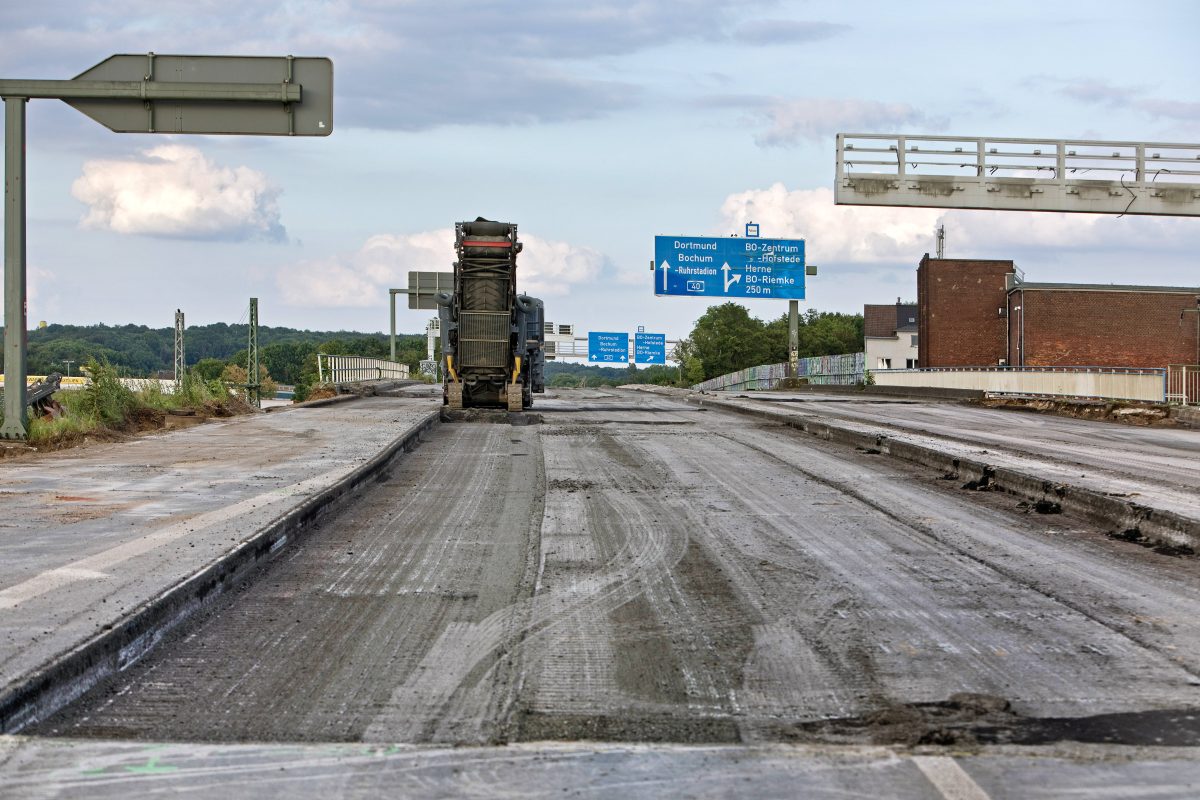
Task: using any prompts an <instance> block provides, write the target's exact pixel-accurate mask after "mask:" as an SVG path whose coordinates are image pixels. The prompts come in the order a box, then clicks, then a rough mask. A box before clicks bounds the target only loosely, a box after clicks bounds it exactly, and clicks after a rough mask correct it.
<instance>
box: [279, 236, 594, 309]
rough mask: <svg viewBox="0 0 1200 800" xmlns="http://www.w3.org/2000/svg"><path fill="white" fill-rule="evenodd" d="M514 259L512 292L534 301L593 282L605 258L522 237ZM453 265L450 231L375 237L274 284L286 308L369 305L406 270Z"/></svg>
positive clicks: (287, 271) (284, 272) (289, 270)
mask: <svg viewBox="0 0 1200 800" xmlns="http://www.w3.org/2000/svg"><path fill="white" fill-rule="evenodd" d="M520 239H521V241H522V242H524V245H525V247H524V249H523V250H522V251H521V255H520V256H518V258H517V288H518V290H519V291H521V292H522V293H526V294H531V295H535V296H539V297H546V296H560V295H566V294H569V293H570V291H571V289H572V288H579V287H581V286H582V285H586V284H588V283H591V282H593V281H595V280H596V279H597V278H599V277H600V274H601V273H602V272H603V271H605V270H606V269H607V268H608V259H607V258H606V257H605V256H604V255H602V254H601V253H599V252H598V251H596V250H593V249H592V248H589V247H579V246H576V245H572V244H569V243H567V242H558V241H552V240H549V239H543V238H541V237H539V236H533V235H530V234H528V233H522V234H521V235H520ZM453 261H454V230H453V229H451V228H444V229H440V230H435V231H425V232H422V233H413V234H403V235H397V234H378V235H376V236H372V237H371V238H370V239H368V240H367V241H366V242H365V243H364V244H363V246H362V247H361V248H359V249H358V251H356V252H354V253H351V254H348V255H345V256H342V257H338V258H333V259H327V260H321V261H309V262H304V263H301V264H299V265H297V266H294V267H285V268H283V269H281V270H280V271H279V273H278V275H277V278H276V281H277V283H278V284H279V287H280V290H281V291H282V292H283V297H284V301H285V302H286V303H288V304H289V305H294V306H305V307H329V306H341V307H370V306H377V305H379V303H380V302H383V301H384V300H386V298H387V291H388V289H394V288H401V287H405V286H407V285H408V273H409V271H421V272H449V271H450V270H451V269H452V263H453Z"/></svg>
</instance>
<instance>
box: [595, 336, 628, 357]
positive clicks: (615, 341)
mask: <svg viewBox="0 0 1200 800" xmlns="http://www.w3.org/2000/svg"><path fill="white" fill-rule="evenodd" d="M588 361H596V362H600V363H604V364H611V363H617V362H619V363H621V364H628V363H629V334H628V333H604V332H599V331H589V332H588Z"/></svg>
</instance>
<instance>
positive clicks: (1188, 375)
mask: <svg viewBox="0 0 1200 800" xmlns="http://www.w3.org/2000/svg"><path fill="white" fill-rule="evenodd" d="M1166 400H1167V402H1168V403H1180V404H1181V405H1185V406H1200V365H1197V364H1171V365H1170V366H1168V367H1167V396H1166Z"/></svg>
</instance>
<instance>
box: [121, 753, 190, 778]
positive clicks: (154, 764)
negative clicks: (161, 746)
mask: <svg viewBox="0 0 1200 800" xmlns="http://www.w3.org/2000/svg"><path fill="white" fill-rule="evenodd" d="M158 758H159V757H158V756H153V757H152V758H150V760H148V761H147V762H146V763H145V764H143V765H141V766H140V767H126V768H125V771H126V772H133V773H136V774H138V775H162V774H163V773H164V772H175V771H176V770H178V769H179V767H171V766H160V765H159V763H158Z"/></svg>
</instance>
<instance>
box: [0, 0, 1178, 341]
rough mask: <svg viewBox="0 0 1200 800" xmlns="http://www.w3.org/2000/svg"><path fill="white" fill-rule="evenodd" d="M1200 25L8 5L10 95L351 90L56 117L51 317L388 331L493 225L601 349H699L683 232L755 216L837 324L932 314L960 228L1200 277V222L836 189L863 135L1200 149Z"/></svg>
mask: <svg viewBox="0 0 1200 800" xmlns="http://www.w3.org/2000/svg"><path fill="white" fill-rule="evenodd" d="M1001 8H1002V9H1003V11H1001V10H1000V9H1001ZM1197 31H1200V5H1198V4H1196V3H1195V2H1193V1H1192V0H1177V1H1176V2H1153V1H1150V2H1144V3H1141V4H1135V5H1130V4H1127V3H1126V4H1120V3H1111V2H1097V1H1096V0H1091V1H1090V2H1070V1H1065V2H1056V3H1045V2H1021V1H1019V0H1014V1H1012V2H1006V3H1003V4H993V3H962V2H956V3H950V2H944V3H943V2H926V3H921V2H916V3H894V2H874V1H873V0H867V1H866V2H859V3H854V4H849V3H841V2H819V1H814V2H792V1H789V0H779V1H778V2H775V1H772V0H740V2H732V1H727V0H657V1H656V0H641V1H638V0H592V1H591V2H588V3H575V2H570V1H569V0H505V1H500V0H474V1H473V2H457V1H456V0H356V1H355V2H348V1H347V2H315V1H310V0H292V1H291V2H265V0H240V2H237V3H232V2H224V1H223V0H187V2H182V1H181V0H156V1H155V2H153V3H150V2H141V1H140V0H95V1H92V0H86V1H84V0H56V1H55V2H52V3H15V2H14V3H5V4H3V7H0V77H4V78H46V79H64V78H70V77H73V76H74V75H76V74H78V73H80V72H82V71H83V70H85V69H86V68H88V67H89V66H91V65H92V64H94V63H96V62H98V61H100V60H102V59H104V58H105V57H107V56H108V55H110V54H112V53H144V52H147V51H151V50H152V51H155V52H158V53H187V54H190V53H211V54H234V53H236V54H246V55H285V54H289V53H291V54H295V55H300V56H328V57H329V58H331V59H332V60H333V62H334V70H335V105H334V132H333V134H332V135H331V136H329V137H313V138H303V139H301V138H295V139H283V138H275V137H253V138H251V137H210V136H165V135H139V134H115V133H111V132H109V131H107V130H106V129H104V128H102V127H101V126H99V125H98V124H96V123H94V122H92V121H91V120H89V119H87V118H86V117H84V116H83V115H81V114H79V113H78V112H76V111H74V110H73V109H71V108H69V107H67V106H65V105H63V104H61V103H59V102H57V101H49V100H35V101H32V102H31V103H30V107H29V112H28V119H29V122H28V131H29V141H28V174H29V209H28V213H29V241H28V260H29V283H30V291H29V320H30V324H31V326H32V325H35V324H36V323H37V322H38V321H39V320H46V321H49V322H61V323H80V324H90V323H97V322H104V323H109V324H117V323H127V322H133V323H140V324H147V325H151V326H155V327H162V326H168V325H170V324H172V321H173V318H174V311H175V309H176V308H182V309H183V310H184V311H185V313H186V314H187V319H188V322H189V323H190V324H204V323H209V322H218V321H224V322H230V323H232V322H237V321H239V320H240V319H242V318H244V316H245V305H246V299H247V298H248V297H251V296H256V297H258V298H259V303H260V309H261V310H260V318H261V320H262V322H263V323H264V324H271V325H289V326H295V327H301V328H311V329H331V328H346V329H353V330H362V331H380V330H385V329H386V328H387V325H388V310H387V297H388V295H387V290H388V288H389V287H394V286H403V285H405V282H406V275H407V272H408V270H411V269H421V270H441V269H448V268H449V265H450V262H451V261H452V259H453V249H452V242H453V232H452V231H453V223H454V222H455V221H456V220H460V219H473V218H475V217H476V216H485V217H489V218H492V219H501V220H508V221H513V222H516V223H518V224H519V225H520V228H521V231H522V238H523V239H524V240H525V243H526V245H525V251H524V253H523V255H522V257H521V262H520V268H519V272H518V282H519V285H520V287H521V289H523V290H525V291H528V292H530V293H534V294H539V295H541V296H542V297H544V298H545V300H546V306H547V316H548V318H549V319H550V320H552V321H555V322H571V323H574V324H575V325H576V327H577V330H583V331H586V330H632V329H634V328H635V327H636V326H638V325H644V326H645V327H646V329H647V330H649V331H656V332H664V333H666V334H668V336H670V337H671V338H674V337H677V336H684V335H686V334H687V333H688V331H689V330H690V329H691V325H692V323H693V321H694V320H695V319H696V317H698V316H699V315H700V314H702V313H703V312H704V310H705V308H706V305H705V302H704V301H702V300H697V299H683V298H656V297H654V294H653V283H652V277H653V276H652V274H651V273H650V270H649V262H650V259H651V258H652V257H653V237H654V235H655V234H675V235H678V234H692V235H721V236H724V235H728V234H730V233H733V232H737V231H740V230H741V229H742V225H743V223H744V222H746V221H748V220H750V219H753V220H754V221H757V222H759V223H760V224H761V226H762V234H763V235H764V236H771V237H802V238H805V239H806V240H807V243H808V259H809V261H810V262H812V263H816V264H819V265H820V268H821V275H820V277H819V278H817V279H814V280H812V281H810V284H809V298H808V300H807V301H806V303H805V307H809V308H816V309H820V310H836V311H856V310H857V311H861V309H862V306H863V304H864V303H879V302H893V301H894V300H895V298H897V297H904V298H905V299H910V298H914V297H915V295H916V281H915V269H916V264H917V262H918V261H919V259H920V257H921V254H922V253H924V252H926V251H932V250H933V248H934V244H933V231H934V228H935V227H936V226H937V224H939V222H942V223H944V224H945V225H946V229H947V255H949V256H951V257H981V258H1012V259H1015V260H1016V261H1017V262H1018V264H1019V265H1020V266H1021V268H1022V269H1024V271H1025V273H1026V275H1027V277H1028V278H1029V279H1030V280H1037V281H1054V280H1064V281H1086V282H1112V283H1123V282H1128V283H1158V284H1171V285H1192V286H1195V285H1197V284H1200V255H1197V254H1198V253H1200V219H1164V218H1147V217H1134V216H1129V217H1123V218H1116V217H1112V216H1091V215H1071V216H1068V215H1058V214H1039V215H1029V214H1019V213H1011V212H981V211H952V212H942V211H936V210H930V209H896V208H859V207H849V206H835V205H834V204H833V196H832V185H833V164H834V135H835V134H836V133H837V132H839V131H854V132H883V133H913V134H919V133H925V134H953V135H961V136H1022V137H1047V138H1089V139H1126V140H1145V141H1158V142H1198V141H1200V96H1198V94H1200V93H1198V92H1197V86H1198V85H1200V84H1198V83H1197V78H1196V76H1197V74H1200V49H1198V48H1197V47H1196V46H1195V40H1196V32H1197ZM751 305H752V310H753V311H754V313H755V314H757V315H760V316H764V317H774V316H777V315H778V314H781V313H783V312H784V311H786V306H785V304H784V303H782V302H779V301H776V302H773V303H772V302H770V301H757V302H755V303H753V304H751ZM426 315H427V312H416V311H408V310H403V311H401V312H400V314H399V320H400V328H401V329H402V330H406V331H418V330H420V329H422V328H423V326H424V321H425V318H426Z"/></svg>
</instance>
